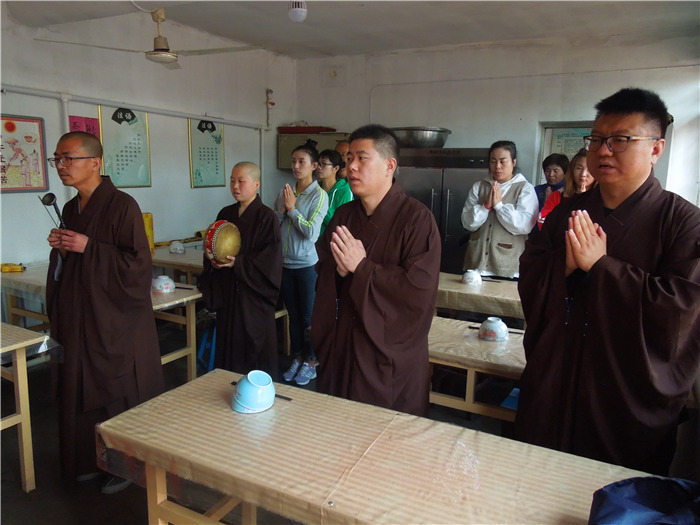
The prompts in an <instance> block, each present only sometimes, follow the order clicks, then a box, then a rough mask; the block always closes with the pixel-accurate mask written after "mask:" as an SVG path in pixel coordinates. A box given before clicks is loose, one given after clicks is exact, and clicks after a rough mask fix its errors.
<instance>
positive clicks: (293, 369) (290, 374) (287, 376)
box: [282, 359, 301, 381]
mask: <svg viewBox="0 0 700 525" xmlns="http://www.w3.org/2000/svg"><path fill="white" fill-rule="evenodd" d="M300 366H301V361H299V360H297V359H295V360H294V361H292V366H290V367H289V370H287V371H286V372H285V373H284V374H282V377H284V380H285V381H291V380H292V379H294V376H295V375H297V372H298V371H299V367H300Z"/></svg>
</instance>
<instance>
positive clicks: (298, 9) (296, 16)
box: [289, 0, 308, 24]
mask: <svg viewBox="0 0 700 525" xmlns="http://www.w3.org/2000/svg"><path fill="white" fill-rule="evenodd" d="M307 13H308V11H307V10H306V2H304V1H299V0H293V1H291V2H289V18H291V19H292V21H294V22H297V23H299V24H300V23H302V22H303V21H304V20H306V15H307Z"/></svg>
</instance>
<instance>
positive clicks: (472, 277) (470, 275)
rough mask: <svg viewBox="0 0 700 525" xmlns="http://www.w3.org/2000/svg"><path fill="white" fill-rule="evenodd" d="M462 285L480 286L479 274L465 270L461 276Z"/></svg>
mask: <svg viewBox="0 0 700 525" xmlns="http://www.w3.org/2000/svg"><path fill="white" fill-rule="evenodd" d="M462 283H463V284H470V285H473V286H476V285H478V284H481V274H480V273H479V272H477V271H476V270H467V271H466V272H465V273H464V275H463V276H462Z"/></svg>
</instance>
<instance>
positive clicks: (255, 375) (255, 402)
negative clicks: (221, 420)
mask: <svg viewBox="0 0 700 525" xmlns="http://www.w3.org/2000/svg"><path fill="white" fill-rule="evenodd" d="M274 402H275V384H274V383H273V382H272V378H271V377H270V374H268V373H267V372H263V371H262V370H253V371H251V372H248V374H247V375H245V376H243V377H242V378H241V380H240V381H239V382H238V383H237V384H236V388H235V389H234V391H233V398H232V399H231V408H232V409H233V410H235V411H236V412H240V413H242V414H256V413H258V412H262V411H264V410H267V409H268V408H270V407H271V406H272V405H273V403H274Z"/></svg>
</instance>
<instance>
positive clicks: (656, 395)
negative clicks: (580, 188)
mask: <svg viewBox="0 0 700 525" xmlns="http://www.w3.org/2000/svg"><path fill="white" fill-rule="evenodd" d="M596 110H597V115H596V119H595V122H594V125H593V129H592V131H591V135H590V136H588V137H585V138H584V144H585V147H586V149H587V150H588V153H587V163H588V168H589V170H590V172H591V173H592V175H593V177H594V178H595V179H596V180H597V181H598V186H597V187H596V188H594V189H593V190H591V191H588V192H586V193H581V194H578V195H574V196H572V197H571V198H569V199H566V200H565V201H563V202H562V203H561V204H560V205H559V206H557V207H556V208H554V210H553V211H552V213H551V214H550V215H549V216H548V217H547V221H546V222H545V223H544V226H543V228H542V231H541V233H540V234H539V235H535V236H533V237H532V238H531V240H530V241H528V244H527V247H526V250H525V252H524V254H523V255H522V257H521V258H520V281H519V283H518V288H519V291H520V297H521V299H522V305H523V310H524V312H525V319H526V321H527V329H526V332H525V339H524V344H525V354H526V357H527V365H526V367H525V371H524V373H523V375H522V378H521V381H520V390H521V391H520V400H519V406H518V411H517V416H516V421H515V425H516V428H515V431H516V437H518V438H519V439H521V440H524V441H527V442H529V443H534V444H536V445H541V446H545V447H550V448H554V449H558V450H562V451H565V452H571V453H574V454H577V455H581V456H585V457H589V458H593V459H597V460H601V461H606V462H609V463H615V464H618V465H623V466H625V467H629V468H634V469H639V470H643V471H647V472H651V473H654V474H661V475H667V474H668V469H669V466H670V464H671V460H672V458H673V455H674V450H675V445H676V429H677V426H678V422H679V416H680V415H681V412H682V410H683V409H684V404H685V403H686V401H687V399H688V396H689V392H690V390H691V387H692V385H693V382H694V381H695V379H696V378H697V377H698V369H699V368H700V210H698V208H697V207H696V206H694V205H692V204H690V203H689V202H687V201H685V200H684V199H683V198H681V197H679V196H678V195H675V194H673V193H671V192H669V191H665V190H664V189H663V188H662V187H661V185H660V184H659V181H658V180H657V179H656V178H655V177H654V173H653V166H654V164H655V163H656V162H657V160H658V159H659V157H660V156H661V154H662V152H663V150H664V146H665V140H664V135H665V132H666V127H667V125H668V122H669V116H668V113H667V109H666V106H665V104H664V103H663V101H662V100H661V99H660V98H659V97H658V95H656V94H655V93H652V92H649V91H645V90H641V89H623V90H621V91H619V92H618V93H616V94H614V95H612V96H610V97H608V98H606V99H604V100H602V101H601V102H599V103H598V104H597V105H596Z"/></svg>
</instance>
